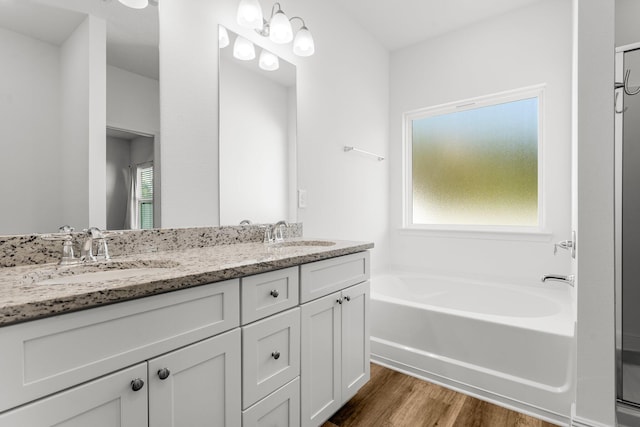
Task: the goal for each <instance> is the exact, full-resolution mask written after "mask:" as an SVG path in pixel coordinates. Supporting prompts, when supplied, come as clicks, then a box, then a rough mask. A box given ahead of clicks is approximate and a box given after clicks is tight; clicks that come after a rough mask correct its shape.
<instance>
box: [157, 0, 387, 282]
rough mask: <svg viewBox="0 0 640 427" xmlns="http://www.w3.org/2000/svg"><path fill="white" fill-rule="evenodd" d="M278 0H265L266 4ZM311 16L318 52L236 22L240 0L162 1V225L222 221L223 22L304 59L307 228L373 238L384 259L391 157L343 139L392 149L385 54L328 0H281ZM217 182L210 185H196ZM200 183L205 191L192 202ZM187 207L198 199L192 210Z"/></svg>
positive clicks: (300, 69) (301, 108) (301, 91)
mask: <svg viewBox="0 0 640 427" xmlns="http://www.w3.org/2000/svg"><path fill="white" fill-rule="evenodd" d="M271 4H272V3H267V2H263V3H262V6H263V9H264V10H268V8H270V7H271ZM283 6H284V7H285V9H286V10H285V12H287V13H288V14H290V15H291V16H296V15H299V16H302V17H304V19H305V21H306V23H307V26H308V27H309V29H310V30H311V31H312V32H313V35H314V39H315V42H316V46H317V48H316V54H315V55H314V56H312V57H310V58H298V57H295V56H294V55H293V54H292V53H291V50H290V49H291V47H290V46H277V45H274V44H272V43H270V42H269V41H268V40H265V39H262V38H261V37H260V36H258V35H257V34H255V32H253V31H252V30H247V29H243V28H239V27H238V25H237V24H236V23H235V16H236V7H237V1H235V0H223V1H218V2H211V1H208V0H194V1H190V2H188V4H187V2H181V1H166V2H162V3H161V4H160V6H159V16H160V28H161V31H160V74H161V76H162V78H161V82H160V84H161V93H162V103H161V123H162V136H163V144H162V158H163V175H162V188H163V194H162V196H163V203H162V213H163V226H194V225H212V224H217V223H218V219H219V218H218V206H217V201H218V190H217V188H218V185H217V182H218V170H217V169H218V168H217V164H218V155H217V148H218V144H217V141H218V133H217V129H218V120H217V119H218V103H217V100H218V93H217V92H218V91H217V77H218V69H217V66H218V58H217V37H216V34H217V28H218V24H222V25H224V26H226V27H227V28H229V29H231V30H232V31H234V32H236V33H239V34H241V35H243V36H245V37H247V38H248V39H250V40H252V41H255V42H259V43H262V44H263V45H264V46H265V47H268V48H269V49H270V50H272V51H274V52H275V53H277V54H279V55H280V56H282V57H283V58H285V59H287V60H289V62H292V63H294V64H295V65H297V74H298V80H297V92H298V147H297V156H298V183H299V184H298V186H299V188H304V189H306V190H307V191H308V207H307V208H306V209H301V210H299V211H298V220H300V221H302V222H303V223H304V230H305V231H304V232H305V235H306V236H317V237H329V238H331V237H333V238H343V239H355V240H367V241H374V242H375V243H376V245H377V249H376V250H375V251H374V254H373V262H372V265H373V267H374V269H379V268H381V266H383V265H384V264H385V263H386V260H387V257H386V240H387V231H386V230H387V227H388V203H387V202H388V162H386V161H385V162H378V161H377V160H376V159H375V158H370V157H366V156H360V155H358V154H355V153H344V151H343V146H344V145H355V146H357V147H359V148H362V149H365V150H369V151H373V152H378V153H380V154H381V155H383V156H386V152H387V145H388V142H387V135H388V126H387V123H388V105H389V98H388V83H389V80H388V65H389V64H388V56H389V55H388V52H387V51H386V50H385V49H384V48H383V47H382V46H381V45H380V44H379V43H378V42H376V41H375V40H374V39H373V38H372V36H371V35H369V34H368V33H366V32H365V31H364V30H362V29H361V28H360V27H359V26H358V25H357V24H356V23H355V22H354V21H352V20H351V19H349V18H348V17H346V16H345V15H343V14H340V13H336V11H335V9H334V8H333V7H331V5H328V4H326V3H324V2H315V1H312V0H300V1H298V2H295V3H291V4H287V5H283ZM194 182H203V183H211V184H212V185H211V187H210V186H209V185H207V187H206V188H207V189H208V191H207V192H206V193H203V192H202V191H201V188H202V187H200V188H197V189H196V188H194V187H192V183H194ZM190 188H194V191H197V192H198V194H200V198H199V199H197V205H196V206H194V200H196V199H194V192H191V191H187V189H190ZM185 206H194V208H192V209H185Z"/></svg>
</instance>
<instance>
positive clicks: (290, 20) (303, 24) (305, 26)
mask: <svg viewBox="0 0 640 427" xmlns="http://www.w3.org/2000/svg"><path fill="white" fill-rule="evenodd" d="M294 19H299V20H300V21H302V27H300V28H307V24H305V23H304V19H302V18H300V17H299V16H294V17H292V18H289V22H292V23H293V20H294Z"/></svg>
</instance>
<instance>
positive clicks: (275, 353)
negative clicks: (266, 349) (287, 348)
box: [271, 351, 280, 360]
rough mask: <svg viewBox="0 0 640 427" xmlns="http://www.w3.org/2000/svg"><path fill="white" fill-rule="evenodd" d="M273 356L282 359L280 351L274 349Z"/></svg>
mask: <svg viewBox="0 0 640 427" xmlns="http://www.w3.org/2000/svg"><path fill="white" fill-rule="evenodd" d="M271 357H273V358H274V359H276V360H278V359H280V352H279V351H274V352H273V353H271Z"/></svg>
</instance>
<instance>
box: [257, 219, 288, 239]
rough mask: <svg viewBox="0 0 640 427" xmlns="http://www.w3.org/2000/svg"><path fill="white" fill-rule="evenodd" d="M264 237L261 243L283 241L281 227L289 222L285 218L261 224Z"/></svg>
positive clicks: (286, 225)
mask: <svg viewBox="0 0 640 427" xmlns="http://www.w3.org/2000/svg"><path fill="white" fill-rule="evenodd" d="M261 227H264V238H263V240H262V241H263V243H278V242H282V241H284V235H283V233H282V227H289V224H288V223H287V221H285V220H281V221H278V222H276V223H275V224H273V225H272V226H271V225H268V224H267V225H263V226H261Z"/></svg>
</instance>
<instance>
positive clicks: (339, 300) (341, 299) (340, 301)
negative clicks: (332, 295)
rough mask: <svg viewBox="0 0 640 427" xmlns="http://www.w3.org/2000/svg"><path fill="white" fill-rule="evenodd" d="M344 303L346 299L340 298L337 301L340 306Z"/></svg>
mask: <svg viewBox="0 0 640 427" xmlns="http://www.w3.org/2000/svg"><path fill="white" fill-rule="evenodd" d="M342 301H344V299H343V298H338V299H337V300H336V302H337V303H338V304H342Z"/></svg>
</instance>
